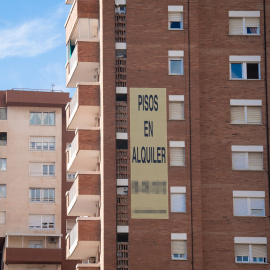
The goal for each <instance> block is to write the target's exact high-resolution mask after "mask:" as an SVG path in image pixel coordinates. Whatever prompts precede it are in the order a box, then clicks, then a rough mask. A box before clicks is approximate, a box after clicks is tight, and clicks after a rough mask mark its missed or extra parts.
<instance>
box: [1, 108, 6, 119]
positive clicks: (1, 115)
mask: <svg viewBox="0 0 270 270" xmlns="http://www.w3.org/2000/svg"><path fill="white" fill-rule="evenodd" d="M2 110H4V111H5V116H6V117H3V118H2V113H1V112H0V120H1V121H3V120H7V107H0V111H2Z"/></svg>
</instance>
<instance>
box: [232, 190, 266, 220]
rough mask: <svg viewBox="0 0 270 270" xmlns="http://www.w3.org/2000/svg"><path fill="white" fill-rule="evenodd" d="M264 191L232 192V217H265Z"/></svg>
mask: <svg viewBox="0 0 270 270" xmlns="http://www.w3.org/2000/svg"><path fill="white" fill-rule="evenodd" d="M264 198H265V192H264V191H233V212H234V216H265V201H264Z"/></svg>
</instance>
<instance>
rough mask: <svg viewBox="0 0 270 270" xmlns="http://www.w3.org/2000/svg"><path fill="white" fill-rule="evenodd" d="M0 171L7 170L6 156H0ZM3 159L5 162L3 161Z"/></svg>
mask: <svg viewBox="0 0 270 270" xmlns="http://www.w3.org/2000/svg"><path fill="white" fill-rule="evenodd" d="M0 161H1V162H0V164H1V167H0V172H6V171H7V159H6V158H0ZM4 161H5V162H4Z"/></svg>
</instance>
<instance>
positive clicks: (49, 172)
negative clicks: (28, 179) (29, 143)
mask: <svg viewBox="0 0 270 270" xmlns="http://www.w3.org/2000/svg"><path fill="white" fill-rule="evenodd" d="M29 174H30V176H50V177H54V176H55V164H54V163H39V162H31V163H30V164H29Z"/></svg>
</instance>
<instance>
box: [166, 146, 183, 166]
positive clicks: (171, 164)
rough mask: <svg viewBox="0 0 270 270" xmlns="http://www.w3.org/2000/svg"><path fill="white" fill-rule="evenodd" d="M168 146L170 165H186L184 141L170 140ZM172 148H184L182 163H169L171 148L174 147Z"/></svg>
mask: <svg viewBox="0 0 270 270" xmlns="http://www.w3.org/2000/svg"><path fill="white" fill-rule="evenodd" d="M169 146H170V166H172V167H183V166H185V165H186V161H185V160H186V157H185V142H184V141H170V143H169ZM174 148H183V150H184V157H183V158H184V163H183V164H179V165H173V164H171V149H174Z"/></svg>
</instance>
